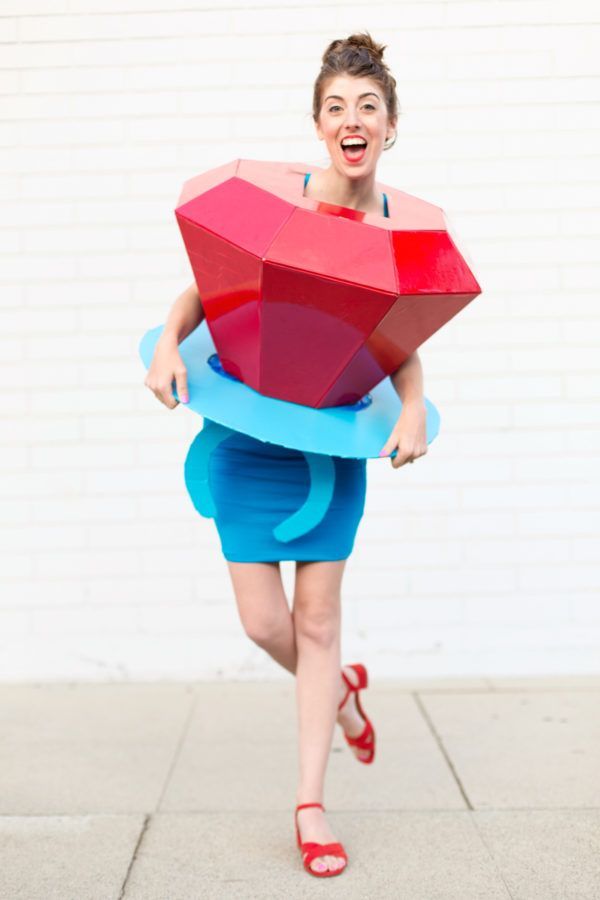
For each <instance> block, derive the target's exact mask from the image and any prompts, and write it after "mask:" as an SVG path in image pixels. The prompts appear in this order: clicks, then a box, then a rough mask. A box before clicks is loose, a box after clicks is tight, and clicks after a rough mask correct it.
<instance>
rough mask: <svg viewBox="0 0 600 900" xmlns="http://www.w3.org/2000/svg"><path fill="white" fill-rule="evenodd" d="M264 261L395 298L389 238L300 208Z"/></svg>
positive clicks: (396, 284) (377, 231)
mask: <svg viewBox="0 0 600 900" xmlns="http://www.w3.org/2000/svg"><path fill="white" fill-rule="evenodd" d="M265 259H267V260H270V261H271V262H276V263H279V264H280V265H284V266H290V268H294V269H301V270H302V271H305V272H314V273H315V274H318V275H326V276H327V277H328V278H335V279H338V280H339V281H345V282H351V283H352V284H357V285H364V286H368V287H371V288H374V289H375V290H380V291H389V292H394V293H397V291H398V282H397V279H396V272H395V268H394V260H393V258H392V247H391V244H390V237H389V233H388V232H386V231H381V230H380V229H379V228H373V227H372V226H365V225H362V224H360V223H357V222H350V221H347V220H346V219H343V218H338V217H332V216H320V215H318V214H315V213H311V212H307V211H305V210H303V209H296V210H295V211H294V213H293V214H292V216H291V217H290V218H289V219H288V221H287V222H286V223H285V225H284V226H283V228H282V229H281V231H280V232H279V234H278V235H277V237H276V238H275V239H274V240H273V243H272V244H271V246H270V247H269V249H268V251H267V253H266V256H265Z"/></svg>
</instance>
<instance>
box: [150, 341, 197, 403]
mask: <svg viewBox="0 0 600 900" xmlns="http://www.w3.org/2000/svg"><path fill="white" fill-rule="evenodd" d="M173 380H175V384H176V388H177V394H178V396H179V399H180V400H181V402H182V403H187V402H188V399H189V397H188V387H187V369H186V367H185V364H184V362H183V360H182V358H181V356H180V355H179V350H178V345H177V341H176V340H174V339H173V338H165V339H163V337H160V338H159V339H158V341H157V344H156V347H155V349H154V356H153V357H152V362H151V364H150V368H149V369H148V372H147V374H146V378H145V379H144V384H145V385H146V387H149V388H150V390H151V391H153V392H154V394H155V396H156V397H158V399H159V400H160V402H161V403H164V404H165V406H168V407H169V409H174V408H175V407H176V406H177V405H178V404H179V400H176V399H175V397H174V396H173Z"/></svg>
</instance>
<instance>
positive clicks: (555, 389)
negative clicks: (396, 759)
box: [0, 0, 600, 679]
mask: <svg viewBox="0 0 600 900" xmlns="http://www.w3.org/2000/svg"><path fill="white" fill-rule="evenodd" d="M2 11H3V15H4V18H0V40H3V41H4V43H3V45H2V50H3V53H2V64H3V69H2V71H0V117H1V118H2V123H3V124H2V128H1V134H0V137H1V138H2V141H3V142H4V144H3V145H2V146H0V197H1V198H2V199H3V212H4V220H3V221H5V222H6V226H5V240H4V244H3V265H2V273H1V281H0V330H1V331H2V334H3V337H2V339H0V379H1V380H2V383H3V384H4V385H6V390H5V394H4V398H3V413H4V416H5V417H6V418H5V419H4V421H3V425H4V426H5V427H4V428H3V430H2V433H1V434H0V444H2V445H3V446H2V447H1V448H0V454H2V451H4V453H3V455H2V461H3V465H2V472H0V491H1V493H2V497H3V503H2V505H1V507H0V522H1V523H2V524H1V527H0V538H1V539H3V548H4V554H5V562H6V567H4V566H2V567H1V568H0V572H1V573H2V577H3V579H4V583H3V591H2V599H1V600H0V626H2V627H4V630H5V631H6V632H7V633H11V635H12V636H13V641H12V642H11V648H12V649H11V653H10V654H4V655H3V664H2V673H1V675H0V677H3V678H8V679H10V678H15V677H18V676H21V677H24V678H27V677H28V676H30V675H31V674H32V672H34V671H35V672H36V676H37V675H39V676H40V677H44V676H46V677H52V676H54V677H59V678H60V677H63V678H64V677H66V678H69V677H77V676H80V677H92V678H106V677H107V676H108V677H123V673H126V676H127V677H129V676H130V673H144V674H145V675H146V676H148V677H151V678H152V677H155V676H156V675H157V674H160V673H161V672H163V671H165V672H167V671H170V672H171V673H178V674H181V675H182V676H183V677H186V674H187V676H188V677H189V674H190V672H209V674H210V673H212V676H213V677H214V673H215V672H217V673H218V674H221V675H224V676H225V677H227V676H229V675H231V674H232V673H233V674H238V673H239V672H240V670H241V666H240V663H239V660H240V659H244V660H246V661H247V662H246V663H244V671H245V672H246V673H247V672H255V673H256V672H258V673H263V671H264V672H265V673H267V672H268V676H269V675H270V674H271V673H277V672H278V671H279V670H278V669H277V667H276V666H275V664H274V663H273V662H272V661H271V662H269V660H268V659H267V658H266V656H265V655H264V654H261V653H260V652H259V651H258V648H256V649H254V648H253V646H252V645H251V643H250V642H249V641H248V639H247V638H245V637H244V636H243V634H242V629H241V626H240V623H239V621H238V613H237V609H236V604H235V599H234V595H233V588H232V585H231V582H230V578H229V573H228V569H227V566H226V565H225V562H224V560H223V559H222V555H221V552H220V542H219V536H218V533H217V531H216V529H215V526H214V522H212V521H211V520H209V519H205V518H203V517H201V516H199V515H198V513H197V512H196V511H195V509H194V508H193V505H192V504H191V502H190V500H189V497H188V495H187V491H186V489H185V484H184V481H183V462H184V459H185V455H186V453H187V449H188V447H189V444H190V443H191V440H192V438H193V436H194V435H195V434H196V433H197V432H198V431H199V429H200V427H201V424H202V418H201V417H200V416H197V415H194V416H192V415H190V414H189V413H188V412H186V411H183V412H182V411H180V410H179V409H178V410H175V411H171V410H167V409H166V408H165V407H163V406H162V405H161V404H160V403H158V401H157V400H156V398H155V397H153V396H152V394H151V392H149V391H148V389H147V388H145V386H144V385H143V379H144V367H143V365H142V364H141V361H140V360H139V356H138V345H139V340H140V338H141V335H142V334H143V333H144V331H145V330H146V329H147V328H148V327H152V326H154V325H157V324H160V323H161V322H163V321H164V319H165V317H166V314H167V312H168V309H169V308H170V305H171V304H172V302H173V301H174V300H175V298H176V296H177V295H178V294H179V293H180V292H181V291H182V290H183V289H184V288H185V287H187V285H188V284H189V283H190V282H191V272H190V268H189V262H188V261H187V258H186V254H185V250H184V248H183V245H182V242H181V236H180V234H179V233H178V230H177V227H176V223H175V221H174V216H173V209H174V207H175V204H176V202H177V198H178V195H179V191H180V189H181V185H182V183H183V181H184V180H185V179H187V178H189V177H190V176H191V175H192V174H196V173H199V172H201V171H203V170H204V169H207V168H210V167H211V166H216V165H219V164H221V163H222V162H223V160H230V159H235V158H238V157H240V156H241V157H243V158H258V159H293V160H306V161H312V162H313V163H315V164H317V165H322V166H326V165H327V164H328V160H327V157H326V155H325V154H324V148H323V145H322V144H321V143H320V142H319V141H318V140H317V139H316V136H315V133H314V126H313V123H312V120H311V115H310V112H311V99H312V97H311V90H312V83H313V79H314V78H315V76H316V74H317V72H318V66H319V60H320V55H321V53H322V51H323V49H324V46H325V43H326V41H327V40H330V39H331V35H336V34H339V35H342V34H343V33H344V29H347V30H348V33H349V31H350V30H358V29H362V28H364V27H365V26H364V23H365V22H366V21H367V19H368V20H369V22H370V25H369V28H370V30H371V31H372V33H373V34H374V37H375V38H376V39H382V38H381V36H380V35H378V33H377V32H378V31H381V30H382V29H383V31H384V32H385V34H386V35H387V36H386V38H385V41H386V43H387V44H388V48H387V50H386V57H387V59H388V62H389V63H390V65H391V68H392V71H393V73H394V74H395V76H396V77H397V79H398V93H399V99H400V103H401V111H402V115H401V120H400V133H399V138H398V143H397V146H396V147H395V148H394V150H393V151H392V152H391V153H389V154H385V155H384V157H382V159H381V161H380V167H379V179H378V180H379V181H380V183H383V184H389V185H393V186H397V187H400V188H401V189H403V190H406V191H407V192H408V193H414V194H416V195H418V196H422V197H423V198H424V199H427V200H429V202H432V203H435V204H437V205H440V206H442V208H444V209H445V210H446V211H447V212H448V214H449V217H450V220H451V222H452V224H453V226H454V227H455V228H456V231H457V233H458V235H459V236H460V237H461V238H462V240H463V241H464V245H465V247H466V248H467V250H468V252H469V254H470V259H471V262H472V265H473V267H474V269H475V272H476V275H477V277H478V279H479V280H480V282H481V284H482V286H483V288H484V293H483V295H482V296H481V297H480V298H478V299H477V300H476V301H475V302H474V303H473V304H471V305H470V306H469V307H468V308H467V309H465V310H463V312H462V313H461V314H459V315H458V316H456V317H455V318H454V319H453V320H452V321H451V322H449V323H447V325H446V326H445V327H444V328H443V329H441V330H440V331H438V332H436V333H435V334H434V335H432V336H431V337H430V339H429V340H428V341H427V342H426V343H425V345H424V346H423V348H422V352H421V354H420V355H421V359H422V362H423V367H424V373H425V384H426V393H427V395H428V396H429V397H430V399H432V400H433V401H434V402H435V403H436V405H437V406H438V408H439V410H440V414H441V431H440V435H439V437H438V439H437V440H436V442H435V443H434V444H433V445H432V446H430V448H429V450H428V453H427V455H426V457H423V458H422V459H420V460H419V461H418V462H417V465H415V466H414V467H412V466H410V467H409V466H406V467H403V468H402V469H401V470H393V469H392V467H391V466H390V465H389V462H388V461H378V460H371V461H370V462H369V490H368V495H367V503H366V511H365V517H364V519H363V521H362V522H361V525H360V528H359V532H358V536H357V541H356V545H355V552H354V554H353V555H352V557H351V558H350V560H349V565H348V567H347V572H346V576H345V579H344V585H343V596H344V602H345V611H346V618H345V621H344V626H345V630H346V633H345V636H344V637H345V640H346V641H353V642H354V643H353V645H352V646H356V647H357V651H358V650H360V651H361V654H362V653H366V654H367V656H368V655H369V652H370V651H371V652H372V654H373V655H377V658H378V660H379V665H380V666H381V667H382V668H385V667H389V670H390V673H391V674H397V673H398V672H400V671H403V670H406V672H407V674H410V673H416V672H418V671H420V670H421V669H422V671H423V673H424V674H426V673H431V672H432V671H435V670H436V667H438V668H439V670H440V672H441V673H443V672H444V671H446V672H448V671H453V670H455V671H463V670H464V668H465V667H467V668H468V667H469V666H472V667H474V671H477V667H479V670H480V671H481V670H486V671H487V669H488V668H489V667H490V666H491V665H493V663H492V660H496V659H497V658H498V656H499V651H498V649H497V648H498V647H500V646H501V647H502V653H504V654H505V655H506V660H501V661H500V663H499V665H500V668H501V667H502V666H507V667H509V668H510V667H512V669H514V670H518V668H519V666H529V667H530V668H532V669H534V668H535V666H536V665H537V666H539V667H540V668H541V669H542V670H544V671H549V670H551V669H552V667H553V666H560V665H563V664H565V668H567V669H568V664H569V663H568V661H569V660H570V664H571V666H572V667H576V666H577V665H579V664H580V663H581V662H582V660H583V656H582V652H583V651H582V648H584V647H588V646H589V644H590V641H591V640H593V637H594V635H593V633H592V632H590V626H591V624H592V623H594V622H596V623H597V622H598V608H597V604H596V603H595V598H596V597H597V596H598V587H599V585H598V578H599V569H598V564H597V541H598V532H599V531H600V518H599V516H600V513H599V509H600V487H599V485H598V479H597V459H598V452H599V451H600V425H599V423H600V416H599V414H600V406H599V400H600V381H599V377H600V367H599V363H598V359H599V356H598V352H597V346H598V339H599V338H600V332H599V324H598V323H599V321H600V316H599V313H598V306H597V291H598V284H599V283H600V273H599V271H598V264H597V259H598V252H597V237H598V232H599V230H600V213H599V210H600V185H598V183H597V178H596V158H597V155H598V152H599V151H600V130H599V129H595V128H594V122H595V116H596V107H597V102H598V99H599V94H600V82H599V80H598V77H597V76H598V74H600V70H599V63H598V53H597V46H598V37H599V36H600V23H599V22H598V17H597V16H596V14H595V10H594V9H592V8H591V7H590V4H589V3H585V2H584V0H574V2H573V3H572V4H569V6H565V5H564V4H559V3H558V2H555V0H525V2H522V3H516V2H508V0H505V2H503V3H500V2H490V0H485V2H484V0H468V2H467V0H453V2H450V3H446V4H444V3H440V2H436V0H431V2H425V0H419V2H416V0H410V2H409V0H401V2H399V3H393V4H392V3H378V4H376V5H370V6H369V5H367V4H365V3H364V2H362V0H360V2H358V0H349V2H348V3H346V4H345V5H344V6H342V4H341V0H338V2H334V3H332V4H330V5H329V6H327V8H326V9H325V11H323V10H321V11H320V12H321V15H320V16H317V17H312V18H311V17H310V16H308V17H307V14H306V10H304V9H301V8H300V6H299V5H298V3H297V0H265V3H263V4H262V6H261V7H260V8H259V7H257V6H256V5H255V4H254V3H252V0H237V2H236V4H235V9H234V8H233V7H232V6H231V5H229V6H226V7H223V8H219V7H218V6H215V5H213V7H211V8H209V9H202V10H200V9H198V8H197V3H194V2H193V0H182V2H181V3H179V4H178V7H177V9H176V10H169V9H167V7H166V6H165V4H164V2H163V0H121V2H117V0H105V2H101V0H69V2H68V3H67V0H48V2H46V3H42V2H41V0H22V2H20V3H18V4H17V3H16V2H15V0H5V3H4V6H3V10H2ZM365 17H366V18H365ZM328 23H329V24H328ZM348 23H355V24H350V25H348ZM378 23H379V24H378ZM340 28H341V30H340ZM324 29H325V30H324ZM325 32H328V33H329V36H327V35H325ZM248 35H251V38H252V39H251V40H249V39H248ZM324 35H325V36H324ZM274 73H276V77H274ZM207 116H208V117H209V118H210V128H209V129H208V132H209V133H208V135H207V126H206V121H207ZM168 413H172V414H170V415H168ZM283 568H284V570H285V571H284V574H285V579H286V589H288V591H289V593H290V596H291V593H292V591H293V578H294V575H295V566H294V564H293V563H292V562H289V563H284V564H283ZM542 604H543V606H542ZM543 622H546V623H547V627H546V628H545V629H544V628H543V627H542V625H543ZM567 626H568V627H567ZM577 629H579V631H578V630H577ZM188 631H189V632H190V633H191V634H192V637H191V638H186V637H185V636H184V634H183V632H188ZM96 632H98V634H99V637H96ZM144 632H145V633H144ZM48 633H51V634H52V636H53V640H52V646H51V647H48V642H47V641H45V643H44V645H43V646H42V645H41V644H40V641H41V640H42V639H44V638H45V637H46V635H47V634H48ZM165 635H167V637H165ZM500 635H501V636H502V639H501V640H500ZM36 641H37V642H38V643H36ZM159 641H160V643H159ZM238 641H239V643H237V642H238ZM504 641H505V642H506V644H504V643H503V642H504ZM505 646H506V648H510V649H509V650H506V649H504V647H505ZM474 648H479V650H478V651H475V650H474ZM519 648H520V649H519ZM596 655H597V654H596ZM82 657H85V660H83V659H82ZM175 659H177V662H176V663H174V660H175ZM86 660H99V661H100V662H99V663H96V662H89V661H86ZM565 661H567V662H565ZM494 664H495V663H494ZM211 667H212V668H211ZM444 667H445V669H444ZM268 676H267V677H268ZM142 677H143V675H142Z"/></svg>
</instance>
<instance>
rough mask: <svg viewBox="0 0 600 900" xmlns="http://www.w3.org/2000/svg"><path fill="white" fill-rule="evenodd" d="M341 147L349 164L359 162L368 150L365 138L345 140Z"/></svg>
mask: <svg viewBox="0 0 600 900" xmlns="http://www.w3.org/2000/svg"><path fill="white" fill-rule="evenodd" d="M340 146H341V148H342V153H343V154H344V157H345V159H347V160H348V162H359V161H360V160H361V159H362V158H363V156H364V155H365V153H366V150H367V142H366V141H365V139H364V138H351V139H348V138H344V140H343V141H342V142H341V144H340Z"/></svg>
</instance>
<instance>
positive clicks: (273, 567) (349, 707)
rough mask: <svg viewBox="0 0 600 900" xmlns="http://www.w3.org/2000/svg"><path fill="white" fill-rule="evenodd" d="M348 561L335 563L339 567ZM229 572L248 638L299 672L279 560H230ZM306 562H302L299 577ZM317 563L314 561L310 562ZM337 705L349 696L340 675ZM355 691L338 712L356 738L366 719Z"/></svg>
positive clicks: (359, 752) (352, 675) (350, 672)
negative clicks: (362, 716)
mask: <svg viewBox="0 0 600 900" xmlns="http://www.w3.org/2000/svg"><path fill="white" fill-rule="evenodd" d="M342 563H345V560H341V561H339V562H336V563H335V564H331V563H330V564H329V565H336V566H339V565H341V564H342ZM227 565H228V567H229V574H230V576H231V581H232V584H233V589H234V593H235V599H236V603H237V607H238V612H239V615H240V619H241V622H242V625H243V627H244V630H245V631H246V634H247V635H248V637H249V638H250V639H251V640H252V641H254V642H255V643H256V644H258V646H259V647H262V649H263V650H265V652H266V653H268V654H269V656H271V657H272V658H273V659H274V660H275V662H278V663H279V664H280V665H281V666H283V668H284V669H287V671H288V672H291V673H292V675H295V674H296V667H297V663H298V651H297V647H296V632H295V626H294V621H293V617H292V613H291V611H290V608H289V603H288V599H287V596H286V593H285V589H284V586H283V582H282V580H281V569H280V567H279V563H278V562H265V563H236V562H229V561H227ZM306 565H307V564H306V563H302V562H299V563H298V564H297V567H296V577H297V578H298V572H299V570H300V571H301V569H302V567H303V566H306ZM310 565H311V566H315V565H316V564H315V563H310ZM344 671H345V673H346V675H347V676H348V678H349V679H350V680H351V681H352V682H353V683H354V684H356V681H357V676H356V674H355V672H354V670H353V669H350V668H348V667H347V666H346V667H344ZM338 694H339V696H338V704H339V703H340V702H341V701H342V699H343V698H344V697H345V696H346V685H345V684H344V681H343V680H342V677H341V675H340V676H339V689H338ZM355 696H356V695H355V694H351V696H350V697H349V698H348V700H347V701H346V703H345V704H344V706H343V707H342V709H341V710H340V711H339V712H338V713H337V721H338V723H339V724H340V725H341V726H342V728H343V729H344V730H345V731H346V732H347V733H348V734H349V735H350V737H357V736H358V735H359V734H361V732H362V731H363V729H364V725H365V723H364V721H363V719H362V718H361V716H360V714H359V712H358V708H357V706H356V700H355ZM351 749H352V751H353V752H354V753H355V755H357V756H361V757H362V758H364V759H366V758H367V756H368V755H369V751H368V750H361V749H359V748H358V747H352V748H351Z"/></svg>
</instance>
